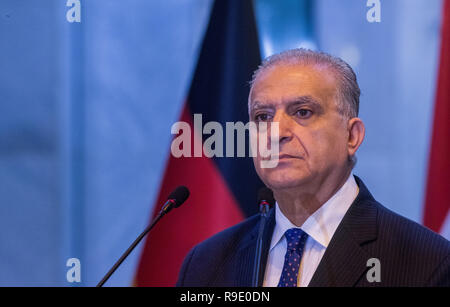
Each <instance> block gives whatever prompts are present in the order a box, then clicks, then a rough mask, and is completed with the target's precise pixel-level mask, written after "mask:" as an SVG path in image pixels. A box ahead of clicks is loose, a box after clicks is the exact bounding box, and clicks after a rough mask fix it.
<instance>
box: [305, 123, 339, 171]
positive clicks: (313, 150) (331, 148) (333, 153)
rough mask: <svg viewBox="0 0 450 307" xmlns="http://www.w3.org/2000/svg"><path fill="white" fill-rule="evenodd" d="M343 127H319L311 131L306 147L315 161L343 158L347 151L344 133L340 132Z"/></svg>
mask: <svg viewBox="0 0 450 307" xmlns="http://www.w3.org/2000/svg"><path fill="white" fill-rule="evenodd" d="M339 129H342V128H341V127H333V128H331V127H330V128H328V129H317V130H313V131H311V133H310V135H309V137H308V144H309V146H308V144H307V145H306V148H307V150H308V152H309V154H310V158H311V159H312V160H313V161H322V162H323V163H326V162H327V161H334V160H341V159H343V158H345V155H346V153H347V147H346V144H347V143H346V140H345V136H344V133H342V132H338V131H340V130H339Z"/></svg>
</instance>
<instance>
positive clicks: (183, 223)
mask: <svg viewBox="0 0 450 307" xmlns="http://www.w3.org/2000/svg"><path fill="white" fill-rule="evenodd" d="M181 120H182V121H184V122H187V123H189V125H190V126H191V131H193V128H192V127H193V124H192V116H191V114H190V111H189V110H188V108H187V107H186V106H185V108H184V111H183V114H182V119H181ZM191 144H193V142H192V143H191ZM162 182H163V184H162V187H161V190H160V193H159V197H158V202H157V204H158V207H157V208H155V210H154V215H155V214H156V213H157V212H159V210H160V209H161V207H160V204H162V203H164V202H165V201H166V199H167V196H168V195H169V194H170V192H171V191H172V190H173V189H174V188H175V187H177V186H178V185H185V186H187V187H188V188H189V190H190V192H191V195H190V197H189V198H188V200H187V201H186V203H185V204H184V205H182V206H181V207H179V208H177V209H174V210H173V211H172V212H170V214H168V215H167V216H165V217H164V218H163V219H162V220H161V221H160V222H159V224H158V225H157V226H156V227H155V228H154V229H153V230H152V232H151V233H150V234H149V236H148V237H147V240H146V243H145V246H144V249H143V252H142V255H141V259H140V263H139V267H138V272H137V276H136V280H135V283H136V285H137V286H174V285H175V283H176V280H177V277H178V272H179V270H180V268H181V264H182V261H183V259H184V257H185V256H186V254H187V253H188V251H189V250H190V249H191V248H192V247H193V246H194V245H195V244H197V243H199V242H201V241H203V240H205V239H206V238H208V237H210V236H211V235H213V234H215V233H217V232H219V231H221V230H223V229H225V228H228V227H230V226H232V225H234V224H236V223H238V222H240V221H242V220H243V218H244V215H243V213H242V212H241V210H240V209H239V205H238V203H237V202H236V200H235V199H234V197H233V195H232V193H231V192H230V190H229V189H228V187H227V184H226V182H225V181H224V179H223V178H222V176H221V174H220V172H219V171H218V169H217V168H216V165H215V163H214V161H213V160H211V159H208V158H206V157H201V158H184V157H182V158H174V157H173V156H172V155H170V158H169V161H168V165H167V168H166V171H165V175H164V179H163V181H162Z"/></svg>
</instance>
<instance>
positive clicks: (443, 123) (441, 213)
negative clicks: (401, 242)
mask: <svg viewBox="0 0 450 307" xmlns="http://www.w3.org/2000/svg"><path fill="white" fill-rule="evenodd" d="M436 90H437V92H436V102H435V109H434V121H433V135H432V140H431V150H430V157H429V166H428V181H427V191H426V200H425V212H424V215H423V216H424V225H425V226H427V227H429V228H430V229H432V230H434V231H436V232H441V231H443V227H444V223H445V220H446V218H447V216H448V214H449V209H450V1H444V10H443V21H442V43H441V54H440V65H439V75H438V83H437V89H436ZM447 220H448V219H447Z"/></svg>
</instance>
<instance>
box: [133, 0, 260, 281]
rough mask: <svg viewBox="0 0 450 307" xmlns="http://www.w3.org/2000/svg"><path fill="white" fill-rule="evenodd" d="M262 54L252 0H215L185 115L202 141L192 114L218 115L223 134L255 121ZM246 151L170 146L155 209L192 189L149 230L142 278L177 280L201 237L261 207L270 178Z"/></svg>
mask: <svg viewBox="0 0 450 307" xmlns="http://www.w3.org/2000/svg"><path fill="white" fill-rule="evenodd" d="M260 60H261V59H260V53H259V43H258V38H257V31H256V24H255V16H254V12H253V5H252V1H250V0H246V1H242V0H216V1H215V2H214V4H213V8H212V11H211V17H210V21H209V24H208V28H207V31H206V34H205V36H204V39H203V44H202V48H201V51H200V55H199V58H198V61H197V66H196V69H195V73H194V76H193V79H192V83H191V87H190V90H189V94H188V97H187V99H186V103H185V105H184V108H183V111H182V115H181V118H180V120H181V121H184V122H186V123H189V125H190V127H191V131H193V136H192V138H195V139H196V140H197V141H200V142H201V141H202V140H203V139H206V138H208V135H205V136H202V133H201V131H198V130H197V131H194V125H193V114H201V115H202V121H203V124H206V123H207V122H212V121H214V122H219V123H220V124H221V126H222V127H223V130H224V134H225V127H226V125H225V123H226V122H238V121H240V122H243V123H244V124H245V123H247V122H248V120H249V119H248V111H247V99H248V94H249V88H250V86H249V81H250V80H251V77H252V74H253V71H254V70H256V69H257V67H258V65H259V63H260ZM235 139H236V138H235ZM224 144H225V140H224ZM247 146H248V142H247ZM235 148H236V146H235ZM224 153H225V150H224ZM235 154H236V153H235ZM246 156H247V157H246V158H226V157H224V158H220V157H213V158H206V157H205V156H202V157H189V158H188V157H181V158H175V157H173V156H172V155H171V154H170V157H169V159H168V163H167V166H166V170H165V174H164V177H163V180H162V185H161V188H160V192H159V197H158V200H157V203H156V204H157V206H155V210H154V212H153V216H155V214H157V213H158V212H159V210H160V209H161V208H160V205H161V204H162V203H164V202H165V200H166V197H167V196H168V195H169V193H170V192H171V190H172V189H174V188H175V187H176V186H178V185H186V186H187V187H188V188H189V190H190V191H191V196H190V197H189V199H188V200H187V201H186V204H184V205H183V206H181V207H180V208H177V209H175V210H174V211H173V212H171V213H170V215H168V216H167V217H165V218H163V219H162V220H161V221H160V223H159V224H158V225H157V226H156V227H155V228H154V229H153V230H152V232H151V233H150V234H149V236H148V237H147V240H146V242H145V246H144V248H143V251H142V254H141V258H140V262H139V266H138V271H137V275H136V278H135V284H136V285H137V286H174V285H175V283H176V280H177V277H178V272H179V270H180V268H181V264H182V261H183V259H184V257H185V256H186V255H187V253H188V252H189V250H190V249H191V248H192V247H193V246H194V245H195V244H197V243H199V242H201V241H203V240H204V239H206V238H208V237H210V236H212V235H213V234H215V233H217V232H219V231H221V230H223V229H225V228H228V227H230V226H232V225H234V224H236V223H238V222H240V221H242V220H243V219H244V218H245V217H247V216H250V215H252V214H255V213H257V209H258V208H257V204H256V194H257V190H258V189H259V188H260V187H262V186H263V183H262V182H261V181H260V180H259V178H258V177H257V174H256V171H255V170H254V166H253V162H252V160H251V158H250V157H248V154H247V155H246Z"/></svg>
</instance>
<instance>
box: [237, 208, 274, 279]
mask: <svg viewBox="0 0 450 307" xmlns="http://www.w3.org/2000/svg"><path fill="white" fill-rule="evenodd" d="M274 227H275V210H274V209H271V210H270V212H269V216H268V218H267V222H266V227H265V229H264V234H263V244H262V254H261V274H260V278H259V285H260V286H262V284H263V281H264V273H265V269H266V264H267V257H268V255H269V247H270V242H271V240H272V233H273V230H274ZM258 230H259V221H258V222H257V223H256V224H255V226H254V227H253V229H252V231H251V232H250V233H249V236H248V237H247V238H246V239H245V240H244V241H243V243H242V245H241V248H240V249H239V250H238V251H237V253H236V264H237V268H236V273H237V276H236V284H235V286H237V287H250V286H251V285H252V277H253V266H254V261H255V253H256V240H257V237H258Z"/></svg>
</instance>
